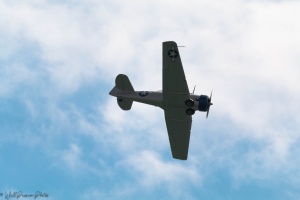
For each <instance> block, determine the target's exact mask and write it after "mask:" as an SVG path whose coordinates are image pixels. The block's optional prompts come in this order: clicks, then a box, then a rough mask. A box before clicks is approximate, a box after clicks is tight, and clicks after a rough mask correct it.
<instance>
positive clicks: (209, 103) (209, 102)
mask: <svg viewBox="0 0 300 200" xmlns="http://www.w3.org/2000/svg"><path fill="white" fill-rule="evenodd" d="M211 98H212V91H211V92H210V97H209V100H208V108H207V112H206V119H207V117H208V114H209V109H210V106H211V105H213V103H212V102H211Z"/></svg>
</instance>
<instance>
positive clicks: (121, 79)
mask: <svg viewBox="0 0 300 200" xmlns="http://www.w3.org/2000/svg"><path fill="white" fill-rule="evenodd" d="M116 87H117V88H118V89H119V90H121V91H130V92H132V91H134V89H133V87H132V85H131V83H130V81H129V78H128V77H127V76H126V75H125V74H119V75H118V76H117V77H116Z"/></svg>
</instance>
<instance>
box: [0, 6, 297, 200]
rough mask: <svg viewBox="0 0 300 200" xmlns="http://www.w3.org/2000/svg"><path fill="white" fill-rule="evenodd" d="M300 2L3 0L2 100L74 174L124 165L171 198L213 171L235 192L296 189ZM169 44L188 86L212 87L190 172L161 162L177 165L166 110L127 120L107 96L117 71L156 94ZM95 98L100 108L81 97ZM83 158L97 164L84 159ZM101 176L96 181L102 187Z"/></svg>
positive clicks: (140, 111) (139, 109)
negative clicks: (234, 185) (261, 185)
mask: <svg viewBox="0 0 300 200" xmlns="http://www.w3.org/2000/svg"><path fill="white" fill-rule="evenodd" d="M299 6H300V4H299V3H298V2H296V1H284V2H283V1H264V2H259V1H235V0H233V1H229V2H226V3H224V2H221V1H220V2H213V3H211V2H210V1H202V2H198V1H187V2H183V1H176V2H174V1H164V2H159V1H146V2H143V3H142V2H137V1H133V0H132V1H129V2H126V3H124V2H122V1H101V2H98V1H92V0H89V1H76V2H74V1H66V2H51V3H50V2H48V1H27V2H26V3H24V2H22V3H20V2H16V1H10V2H8V1H1V2H0V13H1V14H0V15H1V20H0V29H1V32H0V35H1V36H3V38H4V39H3V40H1V41H0V44H1V46H7V48H6V50H0V57H1V59H3V60H5V61H6V62H3V63H2V64H1V65H0V67H1V74H2V75H1V80H0V95H1V97H2V98H4V97H17V99H19V101H22V102H24V106H25V107H26V108H27V111H28V112H29V116H30V117H31V120H32V121H31V122H32V124H35V125H36V126H37V127H38V128H37V130H38V131H40V132H42V133H44V134H45V133H47V134H48V135H47V137H46V138H47V140H48V143H47V145H46V146H47V147H49V149H51V150H52V149H55V148H58V150H57V151H55V152H54V153H53V154H52V153H51V152H50V150H49V151H48V153H49V154H51V155H55V156H58V155H60V156H61V158H62V159H61V160H60V162H61V163H64V164H65V165H63V166H62V167H64V169H65V170H69V169H71V171H72V172H73V173H77V172H78V171H80V170H79V169H90V171H91V173H93V174H97V173H95V171H96V168H97V167H99V165H100V164H99V163H101V161H102V163H103V166H106V167H103V169H105V170H106V171H107V173H110V172H111V171H110V170H108V168H109V167H107V165H110V164H111V163H112V164H111V165H113V166H114V165H115V163H117V162H118V161H117V160H120V163H121V164H123V165H124V167H126V168H129V169H131V170H132V174H140V179H135V180H134V181H133V182H134V184H137V185H138V184H141V185H142V187H144V188H151V187H154V188H155V187H157V185H160V186H162V187H164V185H169V184H170V186H169V187H168V186H166V187H168V191H170V193H171V192H172V191H173V190H174V188H176V187H177V186H178V187H179V186H182V185H184V184H185V183H187V182H188V183H191V185H196V186H195V187H201V184H203V183H204V184H205V180H208V179H210V178H212V177H214V173H215V172H216V171H218V170H219V169H225V171H227V172H228V173H229V174H230V177H231V178H232V179H235V180H236V181H237V182H238V183H240V184H241V185H242V184H243V183H244V182H245V181H247V180H253V181H256V180H259V181H265V180H271V179H273V178H274V177H275V178H277V180H279V181H283V182H286V184H287V185H288V186H291V185H293V183H298V182H299V180H300V179H299V177H300V176H299V173H298V171H297V166H298V164H299V159H298V158H297V155H299V154H298V153H299V134H298V129H297V127H298V124H299V122H300V118H299V115H298V113H299V111H300V110H299V108H298V106H297V105H298V99H299V97H300V93H299V87H298V85H299V84H298V82H299V81H298V80H299V74H300V73H299V69H298V65H299V59H298V55H297V52H298V51H297V48H298V46H299V42H300V40H299V37H298V35H299V34H300V26H299V23H298V22H297V19H299V17H300V16H299V13H298V10H299ZM167 40H175V41H177V43H178V44H179V45H185V46H186V47H185V48H181V49H180V53H181V57H182V61H183V64H184V69H185V74H186V77H187V80H188V84H189V88H190V90H192V87H193V86H194V85H195V84H196V85H197V88H196V93H201V94H209V93H210V91H211V89H213V90H214V93H213V102H214V105H213V107H212V108H211V112H210V117H209V119H208V120H207V121H204V117H203V113H201V114H199V113H197V116H195V117H194V119H193V128H192V138H191V145H190V155H189V160H188V161H187V162H188V163H189V164H178V163H177V162H175V161H174V162H170V161H169V160H166V159H167V158H168V159H172V158H171V154H170V147H169V143H168V137H167V133H166V127H165V125H164V117H163V112H162V110H160V109H159V108H154V107H147V106H145V105H142V104H138V103H134V105H133V108H132V110H130V111H129V112H123V111H122V110H120V109H119V107H118V105H117V102H116V100H115V99H114V98H112V97H109V96H108V94H107V93H108V92H109V90H110V89H111V88H112V87H113V86H114V78H115V77H116V75H117V74H119V73H125V74H127V75H128V76H129V78H130V80H131V82H132V84H133V87H134V88H135V89H136V90H160V89H161V86H162V77H161V75H162V74H161V67H162V66H161V42H163V41H167ZM21 55H23V56H21ZM95 85H97V87H96V86H95ZM96 88H97V89H96ZM85 90H89V91H90V94H87V93H84V92H82V91H85ZM98 93H99V96H97V95H95V96H94V97H95V98H99V102H97V103H95V101H92V100H89V99H88V96H90V95H92V94H98ZM76 95H77V96H76ZM22 99H23V100H22ZM75 99H80V100H78V101H76V100H75ZM89 104H90V105H89ZM33 121H35V123H33ZM32 124H29V125H28V127H30V125H32ZM36 126H35V127H36ZM28 130H29V131H30V130H31V129H28ZM43 136H44V135H43ZM76 137H78V138H79V139H76ZM87 138H89V140H88V141H90V142H91V144H90V143H88V144H89V145H90V148H88V150H87V149H86V148H84V147H85V143H84V141H85V140H87ZM91 138H92V139H91ZM81 139H83V140H81ZM53 141H60V142H61V143H63V145H62V144H61V143H60V142H58V143H59V144H57V143H55V142H53ZM64 145H65V146H64ZM99 149H100V150H99ZM88 151H91V152H92V156H91V157H89V158H90V159H91V160H92V162H90V161H88V160H86V159H85V158H84V155H85V154H88V153H89V152H88ZM166 152H168V153H166ZM112 155H113V156H112ZM159 155H160V156H159ZM97 156H99V157H100V158H99V159H96V157H97ZM111 157H113V158H111ZM94 162H95V163H96V164H95V163H94ZM212 166H213V167H212ZM113 169H115V170H118V168H113ZM125 171H126V170H125ZM103 174H105V173H103ZM103 174H100V175H99V174H97V176H101V177H105V179H107V177H108V176H107V175H103ZM178 174H179V175H181V176H176V175H178ZM276 174H279V175H278V176H277V175H276ZM178 177H183V178H182V179H180V178H178ZM284 179H286V180H284ZM198 180H200V182H201V183H200V184H199V183H198ZM174 182H175V183H174ZM172 183H174V185H172ZM121 185H122V184H121ZM124 185H125V184H124ZM295 187H296V186H295ZM116 188H117V187H116ZM287 191H289V190H288V189H287ZM105 192H106V191H103V193H105ZM134 192H136V191H132V190H130V189H128V191H127V192H126V194H127V193H128V194H132V193H134ZM99 193H101V194H102V192H101V191H100V192H99ZM292 193H293V194H294V191H292ZM95 194H98V193H97V192H95ZM293 194H291V196H293ZM295 195H296V196H297V194H295ZM174 197H175V198H176V197H178V196H174ZM179 197H181V196H179Z"/></svg>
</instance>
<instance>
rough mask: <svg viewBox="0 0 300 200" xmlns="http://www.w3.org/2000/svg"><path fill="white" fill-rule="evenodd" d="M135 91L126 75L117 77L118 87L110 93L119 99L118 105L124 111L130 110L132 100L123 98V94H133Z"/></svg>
mask: <svg viewBox="0 0 300 200" xmlns="http://www.w3.org/2000/svg"><path fill="white" fill-rule="evenodd" d="M133 91H134V89H133V87H132V85H131V83H130V81H129V79H128V77H127V76H126V75H125V74H119V75H118V76H117V77H116V86H115V87H114V88H113V89H112V90H111V91H110V92H109V94H110V95H112V96H115V97H117V102H118V105H119V106H120V108H121V109H123V110H130V109H131V106H132V102H133V101H132V100H131V99H128V98H125V97H123V96H122V93H123V92H133Z"/></svg>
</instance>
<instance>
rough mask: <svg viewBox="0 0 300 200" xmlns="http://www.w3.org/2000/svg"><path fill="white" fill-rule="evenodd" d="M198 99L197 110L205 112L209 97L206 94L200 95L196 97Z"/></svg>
mask: <svg viewBox="0 0 300 200" xmlns="http://www.w3.org/2000/svg"><path fill="white" fill-rule="evenodd" d="M197 100H198V101H199V106H198V109H199V111H203V112H206V111H207V110H208V108H209V106H210V99H209V97H208V96H206V95H200V96H199V98H198V99H197Z"/></svg>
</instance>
